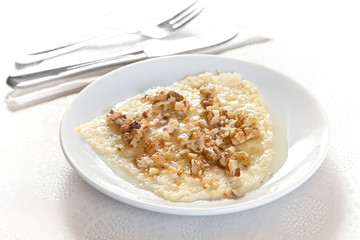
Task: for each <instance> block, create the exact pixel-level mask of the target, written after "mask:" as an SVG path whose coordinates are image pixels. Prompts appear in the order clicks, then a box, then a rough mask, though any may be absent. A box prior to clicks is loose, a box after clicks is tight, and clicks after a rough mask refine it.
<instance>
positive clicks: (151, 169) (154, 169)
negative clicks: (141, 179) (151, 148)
mask: <svg viewBox="0 0 360 240" xmlns="http://www.w3.org/2000/svg"><path fill="white" fill-rule="evenodd" d="M159 173H160V169H157V168H153V167H152V168H150V169H149V175H150V176H154V175H158V174H159Z"/></svg>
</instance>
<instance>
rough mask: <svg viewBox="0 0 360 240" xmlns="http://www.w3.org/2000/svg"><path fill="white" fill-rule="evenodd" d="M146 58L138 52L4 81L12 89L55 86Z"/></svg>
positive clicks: (144, 54) (9, 78) (12, 76)
mask: <svg viewBox="0 0 360 240" xmlns="http://www.w3.org/2000/svg"><path fill="white" fill-rule="evenodd" d="M147 58H148V56H147V55H146V53H145V52H144V51H141V50H140V51H135V52H131V53H127V54H122V55H119V56H115V57H109V58H103V59H98V60H93V61H89V62H85V63H78V64H74V65H69V66H64V67H60V68H53V69H47V70H43V71H40V72H31V73H26V74H21V75H10V76H9V77H8V78H7V80H6V83H7V84H8V85H9V86H10V87H12V88H25V87H34V86H39V85H44V84H45V85H46V84H56V83H57V82H63V81H64V79H63V78H64V77H68V76H71V75H75V74H79V73H83V72H85V71H89V70H94V69H99V68H102V67H107V66H112V65H120V64H126V63H131V62H135V61H140V60H144V59H147Z"/></svg>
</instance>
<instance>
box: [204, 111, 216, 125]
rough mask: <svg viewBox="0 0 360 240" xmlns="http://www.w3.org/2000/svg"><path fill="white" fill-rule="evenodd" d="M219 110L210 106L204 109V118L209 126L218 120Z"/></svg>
mask: <svg viewBox="0 0 360 240" xmlns="http://www.w3.org/2000/svg"><path fill="white" fill-rule="evenodd" d="M219 117H220V112H219V110H218V109H212V108H210V107H208V108H206V110H205V119H206V121H207V122H208V124H209V125H210V126H214V125H216V124H217V123H218V122H219Z"/></svg>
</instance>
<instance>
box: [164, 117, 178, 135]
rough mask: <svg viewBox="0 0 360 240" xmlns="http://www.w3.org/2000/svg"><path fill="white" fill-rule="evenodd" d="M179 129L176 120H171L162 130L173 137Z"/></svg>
mask: <svg viewBox="0 0 360 240" xmlns="http://www.w3.org/2000/svg"><path fill="white" fill-rule="evenodd" d="M178 127H179V122H178V121H177V120H176V119H173V118H172V119H171V120H170V121H169V123H168V125H166V126H165V127H164V128H163V129H164V131H166V132H168V133H169V134H170V135H173V134H174V133H175V131H176V129H177V128H178Z"/></svg>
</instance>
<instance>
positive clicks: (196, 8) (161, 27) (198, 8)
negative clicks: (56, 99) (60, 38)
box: [15, 1, 205, 66]
mask: <svg viewBox="0 0 360 240" xmlns="http://www.w3.org/2000/svg"><path fill="white" fill-rule="evenodd" d="M204 9H205V7H204V6H203V5H202V4H201V3H200V2H199V1H195V2H194V3H192V4H191V5H190V6H188V7H186V8H185V9H183V10H181V11H180V12H178V13H177V14H175V15H174V16H172V17H170V18H169V19H166V20H165V21H162V22H160V23H158V24H155V25H149V26H144V28H142V29H140V30H136V31H130V32H122V33H116V34H111V35H106V36H98V37H93V38H90V39H86V40H82V41H79V42H75V43H70V44H67V45H64V46H60V47H57V48H54V49H49V50H44V51H41V52H35V53H30V54H27V55H24V56H22V57H20V58H19V59H17V60H16V62H15V63H16V64H17V65H18V66H21V65H28V64H34V63H40V62H42V61H44V60H46V59H50V58H54V57H56V56H59V55H63V54H66V53H69V52H72V51H75V50H77V49H80V48H82V47H85V46H88V45H90V44H93V43H96V42H98V41H101V40H105V39H108V38H112V37H117V36H121V35H127V34H139V35H141V36H143V37H147V38H155V39H160V38H164V37H167V36H169V35H170V34H172V33H174V32H176V31H177V30H179V29H180V28H182V27H184V26H185V25H186V24H188V23H189V22H191V21H192V20H193V19H195V18H196V17H197V16H198V15H199V14H200V13H201V12H202V11H203V10H204Z"/></svg>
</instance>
